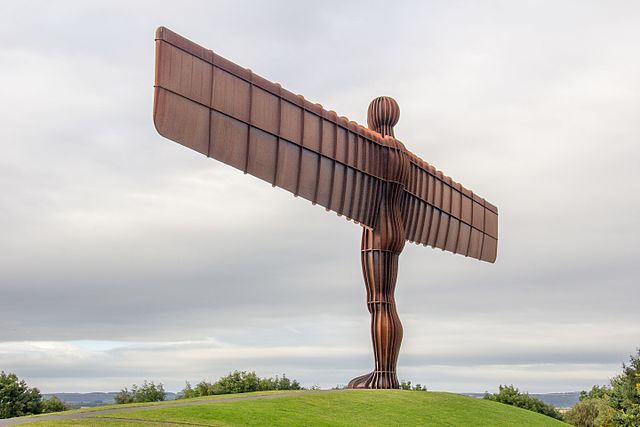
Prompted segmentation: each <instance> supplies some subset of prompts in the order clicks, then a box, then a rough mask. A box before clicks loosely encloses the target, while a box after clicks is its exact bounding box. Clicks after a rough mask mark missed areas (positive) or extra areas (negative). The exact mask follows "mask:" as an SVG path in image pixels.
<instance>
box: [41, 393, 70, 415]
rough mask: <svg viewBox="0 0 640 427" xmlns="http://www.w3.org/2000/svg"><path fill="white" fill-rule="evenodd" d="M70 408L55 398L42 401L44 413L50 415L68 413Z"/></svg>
mask: <svg viewBox="0 0 640 427" xmlns="http://www.w3.org/2000/svg"><path fill="white" fill-rule="evenodd" d="M68 409H69V408H68V407H67V405H65V404H64V402H63V401H62V400H60V399H58V398H57V397H55V396H51V397H50V398H49V399H44V400H43V401H42V413H43V414H48V413H50V412H62V411H67V410H68Z"/></svg>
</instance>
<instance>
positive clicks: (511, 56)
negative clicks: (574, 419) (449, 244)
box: [0, 0, 640, 392]
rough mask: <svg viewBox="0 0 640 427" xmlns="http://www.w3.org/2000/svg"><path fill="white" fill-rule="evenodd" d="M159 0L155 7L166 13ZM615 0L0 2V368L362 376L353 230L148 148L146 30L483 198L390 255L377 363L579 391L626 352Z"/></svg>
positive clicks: (628, 130) (67, 375)
mask: <svg viewBox="0 0 640 427" xmlns="http://www.w3.org/2000/svg"><path fill="white" fill-rule="evenodd" d="M175 5H180V7H176V6H175ZM638 22H640V3H638V2H636V1H628V2H622V1H620V2H616V1H607V2H596V1H593V2H588V1H583V0H580V1H577V0H576V1H511V0H505V1H484V2H477V1H449V0H447V1H419V2H389V1H387V2H371V1H363V2H342V1H335V2H332V1H321V2H320V1H315V2H301V1H289V2H287V1H280V2H269V3H267V2H253V3H249V2H243V1H223V2H178V1H173V2H166V1H153V2H151V1H149V2H135V3H134V2H128V1H127V2H115V1H108V2H102V3H99V2H83V1H78V2H52V1H42V2H31V1H20V2H10V1H7V2H2V3H0V40H1V41H0V132H1V138H0V150H1V151H0V153H1V154H0V370H4V371H7V372H15V373H16V374H17V375H18V376H19V377H20V378H23V379H25V380H27V382H28V383H29V384H30V385H32V386H37V387H39V388H40V389H41V390H42V391H45V392H59V391H96V390H98V391H110V390H119V389H120V388H122V387H124V386H129V385H131V384H132V383H140V382H142V381H143V380H145V379H147V380H155V381H160V382H163V383H164V384H165V388H166V389H168V390H172V391H177V390H179V389H181V388H182V386H183V385H184V381H185V380H190V381H192V382H198V381H199V380H201V379H207V380H215V379H217V378H218V377H220V376H221V375H224V374H226V373H228V372H229V371H231V370H234V369H240V370H255V371H256V372H257V374H258V375H261V376H272V375H276V374H281V373H283V372H285V373H286V374H287V375H288V376H290V377H294V378H297V379H298V380H300V381H301V382H302V383H303V385H307V386H310V385H313V384H317V385H320V386H322V387H330V386H334V385H336V384H346V383H347V382H348V380H349V379H351V378H352V377H354V376H356V375H360V374H363V373H365V372H368V371H370V370H371V368H372V363H373V360H372V359H373V356H372V350H371V342H370V332H369V314H368V312H367V309H366V305H365V289H364V285H363V280H362V273H361V271H360V260H359V251H360V234H361V230H360V228H359V226H357V225H354V224H353V223H351V222H347V221H345V220H344V219H343V218H339V217H337V216H336V215H335V214H333V213H327V212H325V211H324V209H322V208H319V207H318V206H312V205H311V204H310V203H308V202H306V201H304V200H302V199H296V198H294V197H292V196H291V195H290V194H289V193H287V192H286V191H283V190H280V189H273V188H271V186H270V185H268V184H266V183H264V182H262V181H259V180H258V179H255V178H252V177H250V176H248V175H247V176H244V175H243V174H242V173H241V172H239V171H237V170H235V169H232V168H230V167H228V166H225V165H223V164H222V163H218V162H216V161H214V160H211V159H207V158H205V157H204V156H201V155H199V154H197V153H196V152H194V151H191V150H188V149H186V148H184V147H182V146H180V145H178V144H176V143H173V142H171V141H169V140H166V139H164V138H162V137H161V136H159V135H158V134H157V133H156V131H155V129H154V127H153V123H152V115H151V113H152V100H153V65H154V41H153V37H154V30H155V28H156V27H157V26H160V25H164V26H167V27H168V28H170V29H172V30H174V31H176V32H178V33H179V34H182V35H184V36H186V37H188V38H190V39H192V40H193V41H195V42H197V43H199V44H201V45H203V46H206V47H208V48H211V49H213V50H214V51H215V52H217V53H218V54H220V55H222V56H224V57H226V58H228V59H231V60H233V61H235V62H237V63H239V64H241V65H242V66H245V67H248V68H251V69H252V70H254V72H256V73H258V74H261V75H262V76H264V77H266V78H268V79H270V80H273V81H277V82H280V83H281V84H282V85H283V86H284V87H285V88H287V89H289V90H291V91H292V92H294V93H301V94H304V96H305V97H306V98H308V99H310V100H312V101H313V102H319V103H321V104H323V105H324V106H325V107H326V108H328V109H333V110H335V111H337V112H338V113H339V114H340V115H345V116H347V117H349V118H350V119H352V120H356V121H357V122H359V123H362V124H366V109H367V106H368V104H369V102H370V101H371V99H373V98H374V97H376V96H379V95H390V96H393V97H394V98H395V99H396V100H397V101H398V103H399V105H400V108H401V116H400V122H399V124H398V125H397V126H396V129H395V130H396V136H397V137H398V138H399V139H400V140H401V141H403V143H404V144H405V145H406V146H407V147H408V148H409V149H410V150H412V151H413V152H414V153H416V154H418V155H419V156H421V157H422V158H424V159H425V160H426V161H428V162H430V163H432V164H434V165H435V166H436V167H437V168H438V169H440V170H442V171H444V172H445V173H446V174H448V175H449V176H451V177H452V178H454V179H455V180H457V181H459V182H461V183H462V184H463V185H465V186H466V187H467V188H470V189H472V190H474V191H475V192H476V193H478V194H480V195H481V196H483V197H485V198H486V199H487V200H489V201H491V202H492V203H494V204H495V205H497V206H498V207H499V209H500V218H499V221H500V240H499V246H498V260H497V262H496V263H495V264H487V263H483V262H478V261H475V260H473V259H470V258H464V257H462V256H458V255H452V254H449V253H445V252H442V251H439V250H434V249H431V248H425V247H421V246H420V247H419V246H415V245H410V244H407V246H406V247H405V250H404V253H403V255H402V257H401V259H400V273H399V278H398V288H397V293H396V297H397V304H398V311H399V314H400V318H401V320H402V323H403V325H404V331H405V333H404V341H403V343H402V349H401V353H400V358H399V362H398V373H399V377H400V378H401V379H407V380H411V381H412V382H413V383H422V384H426V385H427V387H428V388H429V389H431V390H445V391H458V392H461V391H469V392H471V391H484V390H490V391H492V390H496V389H497V387H498V385H499V384H514V385H516V386H517V387H520V388H521V389H524V390H528V391H530V392H553V391H569V390H580V389H585V388H589V387H591V385H593V384H603V383H606V382H607V379H608V378H609V377H611V376H613V375H615V374H617V373H618V372H620V364H621V362H623V361H625V360H626V359H627V358H628V356H629V355H630V354H631V353H633V352H635V349H636V348H637V347H638V346H640V328H639V327H638V324H640V298H639V297H638V259H639V256H640V250H639V248H640V246H639V244H638V237H639V232H640V198H639V197H638V194H639V193H640V171H639V166H640V144H639V142H640V119H639V117H640V49H639V48H638V47H639V46H640V25H638Z"/></svg>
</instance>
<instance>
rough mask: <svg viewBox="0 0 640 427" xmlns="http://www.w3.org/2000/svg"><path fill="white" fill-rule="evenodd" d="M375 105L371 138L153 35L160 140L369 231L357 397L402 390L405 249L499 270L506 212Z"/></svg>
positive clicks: (393, 109)
mask: <svg viewBox="0 0 640 427" xmlns="http://www.w3.org/2000/svg"><path fill="white" fill-rule="evenodd" d="M399 117H400V109H399V107H398V104H397V103H396V102H395V101H394V100H393V99H392V98H389V97H379V98H376V99H374V100H373V101H372V102H371V105H370V106H369V111H368V125H369V128H368V129H367V128H365V127H363V126H361V125H359V124H357V123H355V122H350V121H349V120H348V119H347V118H345V117H338V116H337V114H336V113H335V112H333V111H327V110H325V109H324V108H322V106H321V105H319V104H313V103H311V102H309V101H307V100H305V99H304V97H302V96H301V95H294V94H293V93H291V92H289V91H287V90H285V89H283V88H282V87H281V86H280V85H279V84H276V83H272V82H270V81H268V80H266V79H264V78H262V77H260V76H258V75H256V74H254V73H253V72H252V71H251V70H248V69H245V68H242V67H240V66H238V65H236V64H234V63H232V62H231V61H228V60H226V59H224V58H222V57H221V56H219V55H217V54H215V53H214V52H212V51H211V50H208V49H205V48H203V47H202V46H199V45H197V44H195V43H193V42H191V41H189V40H187V39H185V38H184V37H181V36H179V35H178V34H176V33H174V32H172V31H170V30H168V29H166V28H164V27H160V28H158V30H157V32H156V73H155V95H154V111H153V118H154V123H155V126H156V129H157V130H158V132H159V133H160V134H161V135H162V136H164V137H166V138H169V139H171V140H173V141H175V142H178V143H180V144H182V145H185V146H187V147H189V148H191V149H193V150H196V151H198V152H200V153H202V154H204V155H206V156H208V157H211V158H214V159H216V160H219V161H221V162H223V163H226V164H228V165H230V166H233V167H235V168H237V169H240V170H242V171H243V172H244V173H248V174H250V175H253V176H256V177H258V178H260V179H262V180H264V181H267V182H269V183H270V184H271V185H273V186H274V187H280V188H284V189H285V190H287V191H289V192H291V193H293V194H294V195H295V196H300V197H302V198H304V199H307V200H309V201H311V202H312V203H313V204H318V205H321V206H324V207H325V208H326V209H327V210H331V211H334V212H336V213H337V214H338V215H343V216H345V217H346V218H347V219H350V220H353V221H354V222H356V223H359V224H361V225H362V227H363V230H362V253H361V258H362V271H363V274H364V281H365V285H366V289H367V307H368V309H369V312H370V313H371V336H372V341H373V350H374V360H375V367H374V370H373V371H372V372H371V373H369V374H367V375H363V376H361V377H357V378H354V379H353V380H351V382H350V383H349V387H351V388H398V386H399V384H398V378H397V375H396V364H397V359H398V353H399V351H400V344H401V341H402V325H401V323H400V318H399V317H398V313H397V311H396V305H395V299H394V290H395V286H396V277H397V274H398V258H399V256H400V253H401V252H402V249H403V247H404V244H405V241H407V240H408V241H410V242H413V243H417V244H422V245H428V246H432V247H434V248H439V249H442V250H445V251H448V252H453V253H458V254H462V255H464V256H468V257H472V258H476V259H479V260H482V261H487V262H491V263H492V262H495V259H496V255H497V244H498V209H497V208H496V207H495V206H494V205H492V204H491V203H489V202H487V201H486V200H484V199H483V198H481V197H479V196H477V195H476V194H474V193H473V192H472V191H470V190H467V189H466V188H464V187H463V186H462V185H460V184H459V183H457V182H455V181H453V180H452V179H451V178H449V177H448V176H445V175H443V174H442V172H440V171H438V170H436V169H435V168H434V167H433V166H432V165H430V164H428V163H427V162H425V161H424V160H422V159H421V158H419V157H418V156H416V155H415V154H413V153H411V152H410V151H408V150H407V149H406V148H405V146H404V145H403V144H402V143H401V142H400V141H398V140H397V139H396V138H395V135H394V133H393V127H394V126H395V124H396V123H397V122H398V119H399Z"/></svg>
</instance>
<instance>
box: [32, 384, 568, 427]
mask: <svg viewBox="0 0 640 427" xmlns="http://www.w3.org/2000/svg"><path fill="white" fill-rule="evenodd" d="M95 416H96V417H100V419H95V418H92V419H83V420H74V421H67V420H65V421H38V422H34V423H30V424H28V425H29V426H33V427H45V426H46V427H52V426H87V427H94V426H95V427H103V426H104V427H129V426H134V425H135V426H138V427H139V426H141V425H154V424H153V421H170V422H176V423H192V424H200V425H207V426H242V425H277V426H308V425H314V426H315V425H317V426H394V425H396V426H415V425H420V426H492V427H493V426H496V427H498V426H509V427H511V426H533V427H535V426H541V427H542V426H562V425H565V426H566V424H564V423H561V422H559V421H557V420H554V419H552V418H549V417H546V416H544V415H541V414H536V413H533V412H529V411H526V410H524V409H519V408H515V407H512V406H507V405H503V404H501V403H497V402H491V401H488V400H482V399H474V398H471V397H466V396H461V395H457V394H450V393H433V392H417V391H403V390H385V391H382V390H358V391H355V390H348V391H341V392H335V393H317V394H301V395H299V396H290V397H278V398H273V399H257V400H246V401H230V402H221V403H214V404H206V405H192V406H184V407H162V406H159V407H158V408H153V409H148V410H140V411H131V412H123V413H114V414H106V415H101V414H96V415H95ZM110 418H112V419H110ZM114 418H127V419H130V420H134V419H135V420H146V421H151V422H152V423H148V424H139V423H132V422H127V421H125V420H118V419H114Z"/></svg>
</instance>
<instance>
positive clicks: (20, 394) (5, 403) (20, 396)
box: [0, 371, 42, 418]
mask: <svg viewBox="0 0 640 427" xmlns="http://www.w3.org/2000/svg"><path fill="white" fill-rule="evenodd" d="M41 412H42V395H41V394H40V390H38V389H37V388H35V387H33V388H31V387H29V386H27V383H26V382H25V381H24V380H22V381H20V380H18V377H17V376H16V375H15V374H5V373H4V371H2V372H0V418H11V417H21V416H23V415H33V414H39V413H41Z"/></svg>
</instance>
